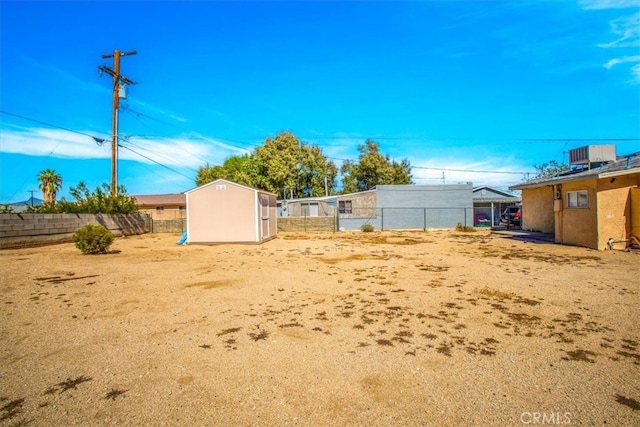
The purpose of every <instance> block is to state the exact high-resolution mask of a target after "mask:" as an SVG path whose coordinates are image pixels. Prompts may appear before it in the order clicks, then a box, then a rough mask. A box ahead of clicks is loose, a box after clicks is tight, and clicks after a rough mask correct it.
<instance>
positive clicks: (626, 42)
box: [598, 12, 640, 48]
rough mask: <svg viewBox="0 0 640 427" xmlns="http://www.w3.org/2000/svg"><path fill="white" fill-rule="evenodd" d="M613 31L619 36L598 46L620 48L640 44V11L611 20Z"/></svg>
mask: <svg viewBox="0 0 640 427" xmlns="http://www.w3.org/2000/svg"><path fill="white" fill-rule="evenodd" d="M610 25H611V32H612V33H613V34H615V35H617V36H618V37H619V38H618V39H616V40H614V41H612V42H609V43H600V44H598V47H602V48H619V47H638V46H640V12H638V13H635V14H633V15H631V16H624V17H620V18H618V19H614V20H613V21H611V22H610Z"/></svg>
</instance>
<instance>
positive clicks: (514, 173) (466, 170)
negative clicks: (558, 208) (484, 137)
mask: <svg viewBox="0 0 640 427" xmlns="http://www.w3.org/2000/svg"><path fill="white" fill-rule="evenodd" d="M411 169H427V170H437V171H447V172H472V173H500V174H510V175H526V174H528V173H531V172H518V171H483V170H474V169H449V168H430V167H426V166H411Z"/></svg>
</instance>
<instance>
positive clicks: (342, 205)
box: [338, 200, 351, 214]
mask: <svg viewBox="0 0 640 427" xmlns="http://www.w3.org/2000/svg"><path fill="white" fill-rule="evenodd" d="M338 212H340V213H341V214H350V213H351V200H342V201H339V202H338Z"/></svg>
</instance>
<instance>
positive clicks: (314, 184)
mask: <svg viewBox="0 0 640 427" xmlns="http://www.w3.org/2000/svg"><path fill="white" fill-rule="evenodd" d="M337 176H338V168H337V166H336V165H335V164H334V163H333V162H332V161H330V160H328V159H327V157H326V156H325V155H324V154H323V153H322V149H321V148H320V147H318V146H317V145H306V144H304V143H303V144H302V146H301V148H300V162H299V171H298V179H297V184H296V189H297V194H298V195H299V196H301V197H318V196H324V195H325V193H326V195H329V194H334V193H335V187H336V177H337Z"/></svg>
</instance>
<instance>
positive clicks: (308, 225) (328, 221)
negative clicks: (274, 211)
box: [278, 216, 337, 232]
mask: <svg viewBox="0 0 640 427" xmlns="http://www.w3.org/2000/svg"><path fill="white" fill-rule="evenodd" d="M336 228H337V227H336V218H335V217H331V216H315V217H295V218H287V217H278V231H282V232H287V231H290V232H300V231H328V232H333V231H336Z"/></svg>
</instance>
